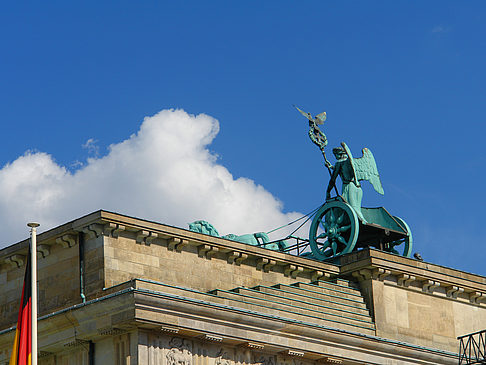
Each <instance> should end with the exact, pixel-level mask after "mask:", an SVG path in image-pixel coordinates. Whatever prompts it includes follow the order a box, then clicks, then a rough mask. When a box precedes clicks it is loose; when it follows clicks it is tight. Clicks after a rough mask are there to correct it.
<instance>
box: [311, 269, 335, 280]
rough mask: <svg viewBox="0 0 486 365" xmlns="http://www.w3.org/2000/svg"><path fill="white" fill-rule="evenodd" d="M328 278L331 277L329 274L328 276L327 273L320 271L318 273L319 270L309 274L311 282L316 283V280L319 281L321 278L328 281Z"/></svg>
mask: <svg viewBox="0 0 486 365" xmlns="http://www.w3.org/2000/svg"><path fill="white" fill-rule="evenodd" d="M330 277H331V274H329V273H327V272H322V271H319V270H316V271H313V272H312V274H311V280H312V281H317V280H320V279H322V278H324V279H329V278H330Z"/></svg>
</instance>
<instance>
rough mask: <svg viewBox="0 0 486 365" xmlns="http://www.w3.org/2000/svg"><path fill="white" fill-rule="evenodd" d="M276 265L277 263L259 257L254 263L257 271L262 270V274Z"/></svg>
mask: <svg viewBox="0 0 486 365" xmlns="http://www.w3.org/2000/svg"><path fill="white" fill-rule="evenodd" d="M275 265H277V261H275V260H271V259H267V258H265V257H260V258H259V259H258V260H257V263H256V269H257V270H263V271H264V272H269V271H270V270H271V268H272V267H274V266H275Z"/></svg>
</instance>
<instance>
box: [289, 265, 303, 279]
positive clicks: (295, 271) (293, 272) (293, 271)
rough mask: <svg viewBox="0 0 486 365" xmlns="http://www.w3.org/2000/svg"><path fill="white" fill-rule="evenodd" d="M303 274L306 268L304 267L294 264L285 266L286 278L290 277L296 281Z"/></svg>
mask: <svg viewBox="0 0 486 365" xmlns="http://www.w3.org/2000/svg"><path fill="white" fill-rule="evenodd" d="M302 272H304V268H303V267H302V266H297V265H292V264H290V265H287V266H285V269H284V274H285V276H290V277H291V278H293V279H295V278H296V277H297V276H298V275H299V274H300V273H302Z"/></svg>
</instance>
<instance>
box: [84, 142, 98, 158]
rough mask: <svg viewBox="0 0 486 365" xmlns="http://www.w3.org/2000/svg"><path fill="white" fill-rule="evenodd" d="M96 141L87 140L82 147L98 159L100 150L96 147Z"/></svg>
mask: <svg viewBox="0 0 486 365" xmlns="http://www.w3.org/2000/svg"><path fill="white" fill-rule="evenodd" d="M97 143H98V141H97V140H96V139H94V138H89V139H88V140H87V141H86V142H85V143H84V144H83V145H82V147H83V148H84V149H86V150H88V152H89V153H90V154H92V155H94V156H95V157H98V156H99V154H100V148H99V147H98V145H97Z"/></svg>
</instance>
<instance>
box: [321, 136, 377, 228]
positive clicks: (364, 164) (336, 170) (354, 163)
mask: <svg viewBox="0 0 486 365" xmlns="http://www.w3.org/2000/svg"><path fill="white" fill-rule="evenodd" d="M362 151H363V156H362V157H361V158H353V155H352V154H351V151H350V149H349V148H348V146H347V145H346V143H344V142H342V143H341V147H336V148H333V150H332V152H333V153H334V156H335V157H336V160H337V162H336V165H335V166H332V167H331V168H332V170H333V173H332V175H331V179H330V180H329V185H328V187H327V192H326V199H330V198H331V190H332V188H333V187H335V184H336V179H337V177H338V176H340V177H341V180H342V182H343V187H342V192H341V196H342V197H343V198H344V200H346V202H347V203H348V204H349V205H351V206H352V207H353V208H354V210H355V211H356V213H357V214H358V217H359V218H360V219H361V220H363V221H364V222H366V220H365V219H364V217H363V213H362V212H361V200H362V199H363V190H361V183H360V181H363V180H367V181H369V182H370V183H371V185H373V188H374V189H375V190H376V191H377V192H378V193H379V194H382V195H383V194H384V191H383V186H382V185H381V180H380V175H379V174H378V168H377V167H376V162H375V157H374V156H373V153H371V151H370V150H369V149H368V148H363V150H362Z"/></svg>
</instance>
